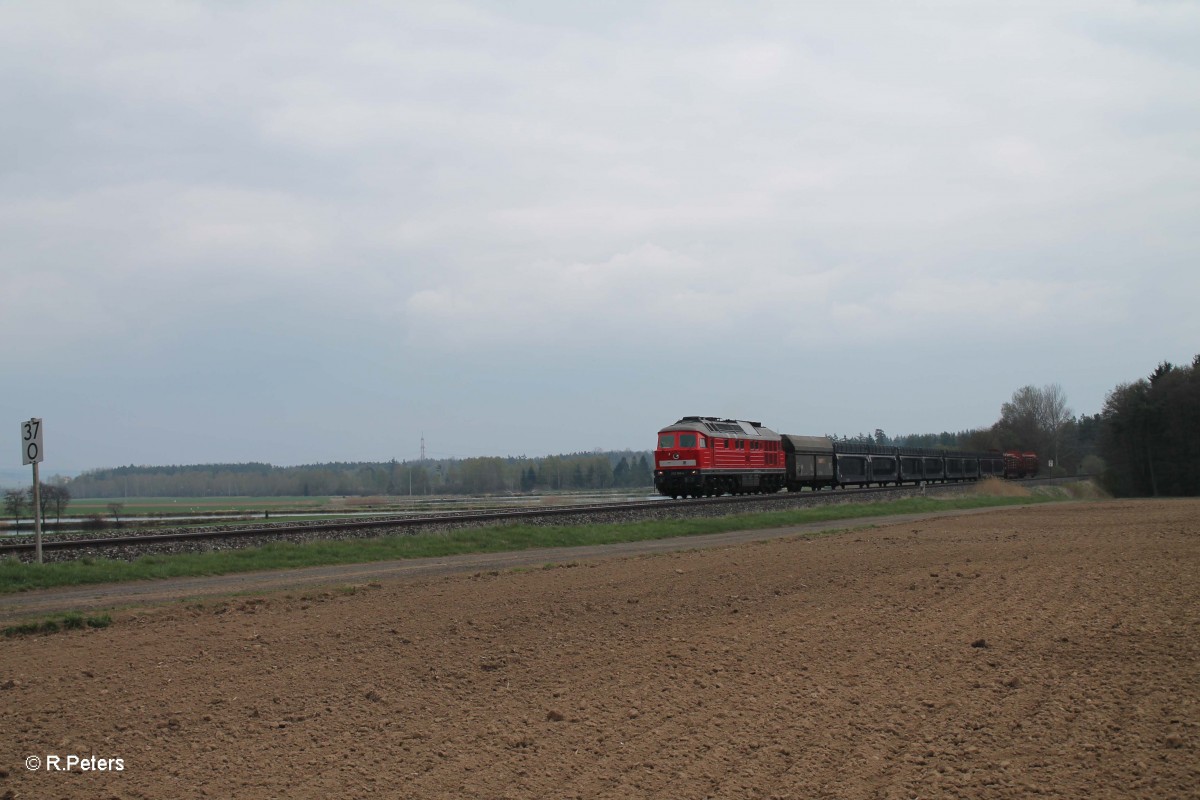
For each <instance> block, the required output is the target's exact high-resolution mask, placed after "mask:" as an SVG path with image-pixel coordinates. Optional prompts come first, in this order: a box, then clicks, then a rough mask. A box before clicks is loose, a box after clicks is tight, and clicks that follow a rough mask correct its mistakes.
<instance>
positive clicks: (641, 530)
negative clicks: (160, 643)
mask: <svg viewBox="0 0 1200 800" xmlns="http://www.w3.org/2000/svg"><path fill="white" fill-rule="evenodd" d="M1061 498H1062V496H1061V495H1035V496H1033V497H979V496H964V497H958V498H948V499H932V498H910V499H907V500H899V501H895V502H890V503H864V504H858V503H854V504H840V505H834V506H825V507H820V508H811V509H799V510H793V511H777V512H770V513H763V514H743V515H737V516H729V517H715V518H703V519H678V520H658V521H649V522H631V523H621V524H615V525H582V526H572V527H565V526H549V525H548V526H533V525H502V526H493V527H487V528H465V529H462V530H457V531H452V532H450V533H443V534H436V533H430V534H420V535H416V536H387V537H382V538H377V539H354V540H349V541H318V542H310V543H306V544H293V543H290V542H277V543H272V544H268V545H265V546H263V547H255V548H245V549H241V550H224V551H214V552H210V553H189V554H181V555H149V556H143V557H142V558H140V559H138V560H137V561H134V562H127V561H117V560H114V559H94V558H89V559H80V560H76V561H66V562H55V563H47V564H40V565H39V564H28V563H21V562H18V561H17V560H16V559H12V558H10V559H7V560H5V561H4V562H0V594H3V593H8V592H20V591H26V590H29V589H44V588H50V587H54V586H76V585H82V584H91V583H112V582H118V581H132V580H145V579H155V578H173V577H185V576H201V575H223V574H228V573H236V572H253V571H257V570H273V569H295V568H298V567H311V566H322V565H330V564H353V563H365V562H371V561H390V560H395V559H408V558H423V557H429V556H452V555H461V554H465V553H498V552H510V551H517V550H527V549H531V548H541V547H572V546H576V545H600V544H612V543H616V542H637V541H646V540H650V539H668V538H674V537H680V536H697V535H702V534H707V533H723V532H726V531H735V530H753V529H763V528H778V527H787V526H790V525H802V524H805V523H809V522H824V521H836V520H842V519H851V518H861V517H874V516H885V515H889V514H912V513H923V512H935V511H947V510H956V509H971V508H984V507H991V506H1005V505H1018V504H1025V503H1031V502H1046V501H1050V500H1055V499H1061Z"/></svg>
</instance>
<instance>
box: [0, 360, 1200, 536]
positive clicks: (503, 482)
mask: <svg viewBox="0 0 1200 800" xmlns="http://www.w3.org/2000/svg"><path fill="white" fill-rule="evenodd" d="M832 438H835V439H839V438H840V439H841V440H858V441H866V442H873V443H875V444H881V445H894V446H899V447H925V448H932V449H937V448H941V449H961V450H977V451H990V450H999V451H1004V450H1021V451H1034V452H1036V453H1038V456H1039V460H1040V462H1041V465H1042V469H1043V474H1053V475H1058V476H1064V475H1080V474H1084V475H1095V476H1100V477H1101V478H1102V479H1103V482H1104V484H1105V486H1106V488H1107V489H1108V490H1109V491H1110V492H1112V493H1113V494H1115V495H1118V496H1133V495H1142V496H1157V495H1197V494H1200V355H1197V356H1196V357H1195V358H1194V359H1193V361H1192V363H1191V364H1190V365H1188V366H1182V367H1181V366H1175V365H1173V364H1170V363H1168V362H1163V363H1162V364H1160V365H1159V366H1158V367H1157V368H1156V369H1155V370H1154V371H1153V372H1152V373H1151V374H1150V375H1149V376H1148V377H1147V378H1145V379H1141V380H1138V381H1135V382H1133V383H1125V384H1120V385H1118V386H1117V387H1116V388H1115V389H1113V390H1112V391H1111V392H1109V394H1108V395H1107V397H1106V400H1105V404H1104V408H1103V409H1102V410H1101V411H1100V413H1098V414H1093V415H1088V414H1081V415H1076V414H1075V413H1074V412H1073V411H1072V410H1071V409H1070V408H1069V407H1068V406H1067V398H1066V395H1065V393H1064V392H1063V390H1062V387H1061V386H1059V385H1058V384H1050V385H1047V386H1042V387H1037V386H1023V387H1021V388H1020V389H1018V390H1016V391H1015V392H1013V395H1012V397H1011V398H1010V399H1009V400H1008V401H1007V402H1004V403H1002V404H1001V406H1000V416H999V419H997V420H996V422H995V423H993V424H992V425H991V426H989V427H986V428H974V429H969V430H964V431H956V432H951V431H942V432H941V433H926V434H909V435H904V436H896V437H891V436H888V435H887V434H886V433H885V432H884V431H883V430H881V429H878V428H877V429H875V432H874V433H873V434H864V433H860V434H858V435H857V436H854V437H848V436H845V435H843V436H840V437H839V436H837V435H832ZM652 460H653V454H652V453H651V452H650V451H633V450H626V451H617V452H603V453H573V454H566V455H555V456H546V457H541V458H527V457H525V456H520V457H507V458H497V457H484V458H467V459H427V460H423V461H396V460H394V459H393V460H392V461H388V462H337V463H330V464H316V465H306V466H298V467H276V466H272V465H271V464H265V463H248V464H207V465H194V466H167V467H136V466H128V467H117V468H113V469H97V470H90V471H88V472H85V473H83V474H81V475H79V476H78V477H76V478H73V479H70V480H65V479H57V480H56V481H55V482H53V483H52V484H49V485H45V484H44V487H45V488H44V489H43V492H42V504H43V516H45V512H46V511H47V510H51V509H54V510H57V512H58V513H61V512H62V509H63V508H64V507H65V505H66V503H67V502H69V501H70V498H71V497H72V496H73V497H89V498H124V497H214V496H223V495H224V496H251V497H283V496H328V495H359V496H370V495H392V496H403V495H413V496H416V495H429V494H449V495H454V494H461V495H482V494H500V493H530V492H544V491H560V490H561V491H571V490H598V489H610V488H617V489H648V488H649V487H651V486H652V485H653V472H652V470H653V467H652V466H651V463H652ZM1051 461H1052V462H1053V464H1054V466H1053V469H1051V468H1050V462H1051ZM31 498H32V488H31V489H29V490H10V491H9V492H6V494H5V507H6V511H7V513H9V514H10V515H12V516H17V515H19V514H20V512H21V509H23V508H25V507H26V506H27V505H28V503H30V502H31Z"/></svg>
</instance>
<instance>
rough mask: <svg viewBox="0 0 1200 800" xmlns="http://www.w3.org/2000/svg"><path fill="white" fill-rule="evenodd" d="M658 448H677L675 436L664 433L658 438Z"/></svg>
mask: <svg viewBox="0 0 1200 800" xmlns="http://www.w3.org/2000/svg"><path fill="white" fill-rule="evenodd" d="M658 446H659V447H674V446H675V434H673V433H664V434H662V435H661V436H659V437H658Z"/></svg>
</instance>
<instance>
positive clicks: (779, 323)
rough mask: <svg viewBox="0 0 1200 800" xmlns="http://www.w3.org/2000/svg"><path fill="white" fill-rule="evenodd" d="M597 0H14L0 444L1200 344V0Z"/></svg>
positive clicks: (834, 428)
mask: <svg viewBox="0 0 1200 800" xmlns="http://www.w3.org/2000/svg"><path fill="white" fill-rule="evenodd" d="M582 5H583V4H572V3H561V2H551V1H549V0H548V1H547V2H512V1H511V0H505V1H504V2H463V3H455V2H438V3H423V2H422V3H418V2H412V3H404V2H374V3H365V2H364V3H334V2H320V1H319V0H313V1H312V2H278V3H265V2H264V3H255V2H249V3H241V2H238V3H231V2H217V1H216V0H213V1H212V2H174V3H168V2H161V1H160V0H153V1H149V0H147V2H137V1H136V0H124V1H122V0H106V2H103V3H94V2H85V1H84V0H79V2H53V0H50V1H48V2H43V1H42V0H26V1H25V2H21V1H20V0H17V1H16V2H7V3H3V4H0V107H2V108H3V112H2V114H0V283H2V289H0V344H2V346H0V376H2V377H0V381H2V386H3V391H0V423H2V424H3V425H4V426H7V427H8V430H9V438H10V444H9V446H6V447H4V448H3V449H2V452H0V467H11V466H16V467H18V468H19V467H20V463H21V462H20V446H19V438H18V434H19V428H18V426H19V423H20V422H21V421H22V420H24V419H27V418H29V417H33V416H38V417H42V418H43V419H44V420H45V426H46V440H45V445H46V452H47V460H46V462H45V463H44V465H43V469H44V470H45V472H44V473H43V474H53V473H54V472H55V471H56V470H62V471H72V470H80V469H87V468H93V467H103V466H115V465H122V464H177V463H205V462H227V461H234V462H236V461H268V462H272V463H275V464H298V463H312V462H320V461H333V460H346V461H351V460H386V459H390V458H397V459H400V460H404V459H413V458H416V457H417V455H418V452H419V447H420V439H421V436H422V433H423V434H424V436H425V440H426V447H427V451H428V453H429V455H431V456H462V457H466V456H477V455H520V454H526V455H531V456H533V455H543V454H547V453H557V452H570V451H577V450H590V449H593V448H604V449H619V448H626V447H630V448H639V449H640V448H650V447H652V446H653V444H654V440H655V436H654V435H655V432H656V431H657V430H658V428H660V427H662V426H663V425H666V424H668V423H671V422H673V421H675V420H676V419H677V418H679V417H680V416H683V415H688V414H702V415H709V414H711V415H721V416H733V417H739V418H744V419H753V420H758V421H762V422H763V423H764V424H766V425H767V426H769V427H772V428H774V429H776V430H780V431H783V432H787V433H798V434H820V433H838V434H842V433H844V434H851V435H853V434H855V433H858V432H859V431H871V430H874V429H875V428H877V427H880V428H883V429H884V430H886V431H887V432H888V433H890V434H901V433H920V432H931V431H941V430H959V429H964V428H969V427H983V426H988V425H990V424H992V423H993V422H994V421H995V420H996V419H997V418H998V417H999V412H1000V405H1001V403H1002V402H1004V401H1005V400H1007V399H1009V398H1010V397H1011V395H1012V393H1013V391H1014V390H1016V389H1017V388H1019V387H1021V386H1024V385H1027V384H1034V385H1038V386H1041V385H1045V384H1048V383H1059V384H1061V385H1062V387H1063V389H1064V390H1065V391H1066V394H1067V397H1068V401H1069V405H1070V406H1071V407H1072V408H1073V409H1074V410H1075V411H1076V412H1077V413H1095V412H1097V411H1099V410H1100V409H1101V407H1102V405H1103V402H1104V396H1105V393H1106V392H1108V391H1109V390H1111V389H1112V388H1113V387H1114V386H1116V385H1117V384H1119V383H1122V382H1127V381H1131V380H1136V379H1137V378H1139V377H1142V376H1144V375H1146V374H1148V373H1149V372H1150V371H1151V370H1152V369H1153V368H1154V367H1155V365H1156V364H1158V363H1159V362H1160V361H1162V360H1170V361H1175V362H1190V360H1191V358H1192V356H1193V355H1195V354H1196V353H1197V352H1200V314H1198V313H1197V305H1198V299H1200V259H1198V256H1200V3H1197V2H1191V1H1189V2H1111V1H1109V0H1077V1H1071V2H1057V1H1056V0H1036V2H1004V3H997V2H988V3H978V2H961V0H946V2H920V1H918V2H905V3H895V2H890V1H888V0H878V2H875V1H868V2H845V3H827V2H819V3H818V2H778V3H775V2H740V3H703V2H701V3H697V2H690V1H689V2H678V3H661V2H607V3H602V4H600V3H596V4H587V6H586V7H578V6H582ZM0 430H3V428H2V427H0Z"/></svg>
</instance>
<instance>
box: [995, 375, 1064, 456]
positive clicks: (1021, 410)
mask: <svg viewBox="0 0 1200 800" xmlns="http://www.w3.org/2000/svg"><path fill="white" fill-rule="evenodd" d="M1071 419H1072V411H1071V409H1070V408H1068V407H1067V395H1066V393H1065V392H1064V391H1063V388H1062V387H1061V386H1059V385H1058V384H1057V383H1052V384H1049V385H1047V386H1043V387H1042V388H1040V389H1039V388H1038V387H1036V386H1022V387H1021V388H1020V389H1018V390H1017V391H1015V392H1013V396H1012V399H1011V400H1009V402H1007V403H1005V404H1004V405H1002V406H1001V407H1000V421H999V422H997V423H996V425H995V426H994V430H995V432H996V434H997V438H998V439H999V440H1000V444H1001V446H1002V447H1017V448H1022V449H1036V450H1038V451H1039V452H1040V453H1041V454H1042V456H1043V458H1047V459H1048V458H1053V459H1054V462H1055V464H1056V465H1057V464H1058V442H1059V437H1060V436H1061V435H1062V432H1063V428H1064V427H1065V426H1066V425H1067V423H1068V422H1069V421H1070V420H1071Z"/></svg>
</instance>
